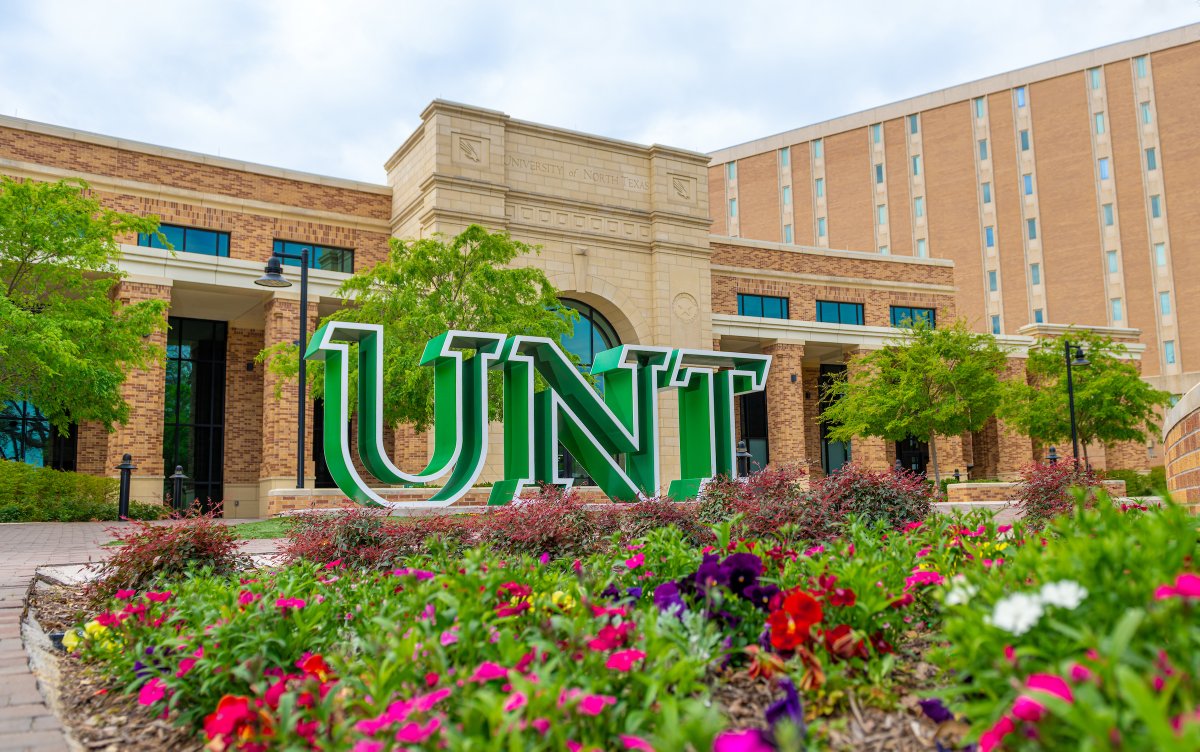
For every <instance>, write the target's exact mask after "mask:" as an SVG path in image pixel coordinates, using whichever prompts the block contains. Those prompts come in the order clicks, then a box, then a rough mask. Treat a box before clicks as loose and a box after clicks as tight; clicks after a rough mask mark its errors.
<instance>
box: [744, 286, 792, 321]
mask: <svg viewBox="0 0 1200 752" xmlns="http://www.w3.org/2000/svg"><path fill="white" fill-rule="evenodd" d="M737 305H738V315H739V316H754V317H756V318H764V319H786V318H788V299H787V298H782V297H778V296H775V295H747V294H745V293H740V292H739V293H738V296H737Z"/></svg>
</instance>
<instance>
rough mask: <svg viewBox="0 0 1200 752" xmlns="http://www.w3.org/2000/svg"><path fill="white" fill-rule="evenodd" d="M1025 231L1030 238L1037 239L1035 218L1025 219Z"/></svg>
mask: <svg viewBox="0 0 1200 752" xmlns="http://www.w3.org/2000/svg"><path fill="white" fill-rule="evenodd" d="M1025 233H1026V234H1027V235H1028V236H1029V239H1030V240H1037V220H1036V219H1027V220H1025Z"/></svg>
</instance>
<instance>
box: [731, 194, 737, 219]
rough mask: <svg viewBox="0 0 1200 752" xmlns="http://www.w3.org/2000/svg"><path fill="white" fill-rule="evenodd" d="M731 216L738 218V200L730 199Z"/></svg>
mask: <svg viewBox="0 0 1200 752" xmlns="http://www.w3.org/2000/svg"><path fill="white" fill-rule="evenodd" d="M729 216H731V217H736V216H737V199H736V198H731V199H729Z"/></svg>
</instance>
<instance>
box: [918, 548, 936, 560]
mask: <svg viewBox="0 0 1200 752" xmlns="http://www.w3.org/2000/svg"><path fill="white" fill-rule="evenodd" d="M932 551H933V546H926V547H925V548H922V549H921V550H920V551H918V552H917V558H918V559H924V558H925V557H926V556H928V555H929V554H930V553H931V552H932Z"/></svg>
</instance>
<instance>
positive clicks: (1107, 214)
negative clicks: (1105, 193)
mask: <svg viewBox="0 0 1200 752" xmlns="http://www.w3.org/2000/svg"><path fill="white" fill-rule="evenodd" d="M1100 209H1101V211H1102V212H1103V214H1104V226H1105V227H1112V226H1113V222H1114V221H1115V219H1114V216H1113V205H1112V204H1105V205H1104V206H1102V207H1100Z"/></svg>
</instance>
